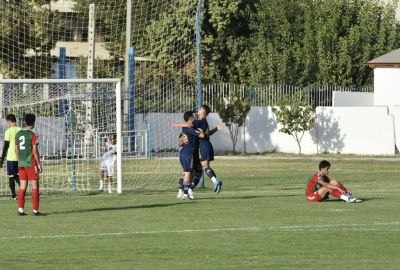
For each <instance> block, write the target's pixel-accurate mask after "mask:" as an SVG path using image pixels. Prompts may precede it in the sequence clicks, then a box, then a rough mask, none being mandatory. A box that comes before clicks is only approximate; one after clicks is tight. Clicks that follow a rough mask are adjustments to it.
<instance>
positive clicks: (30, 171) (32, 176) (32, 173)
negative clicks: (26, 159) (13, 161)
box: [18, 166, 39, 181]
mask: <svg viewBox="0 0 400 270" xmlns="http://www.w3.org/2000/svg"><path fill="white" fill-rule="evenodd" d="M18 173H19V179H20V180H30V181H33V180H38V179H39V170H38V167H37V166H33V167H19V168H18Z"/></svg>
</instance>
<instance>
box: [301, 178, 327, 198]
mask: <svg viewBox="0 0 400 270" xmlns="http://www.w3.org/2000/svg"><path fill="white" fill-rule="evenodd" d="M319 179H321V180H323V181H324V182H327V183H329V178H328V176H324V175H321V174H320V173H319V172H317V173H315V174H314V175H313V176H312V177H311V180H310V182H308V185H307V189H306V195H310V194H313V193H314V192H315V191H317V190H318V189H320V188H321V187H322V185H321V184H320V183H318V180H319Z"/></svg>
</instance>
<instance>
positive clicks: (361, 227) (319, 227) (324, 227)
mask: <svg viewBox="0 0 400 270" xmlns="http://www.w3.org/2000/svg"><path fill="white" fill-rule="evenodd" d="M379 226H384V227H390V226H394V227H399V228H365V227H379ZM330 230H334V231H393V232H395V231H396V232H400V222H399V221H393V222H374V223H364V224H361V223H348V224H316V225H291V226H271V227H266V228H260V227H242V228H215V229H204V230H171V231H168V230H160V231H156V230H154V231H131V232H110V233H80V234H53V235H36V236H29V235H26V236H15V237H1V238H0V240H20V239H59V238H79V237H86V238H95V237H118V236H126V235H146V234H147V235H152V234H153V235H154V234H179V233H211V232H240V231H241V232H260V231H280V232H294V231H330Z"/></svg>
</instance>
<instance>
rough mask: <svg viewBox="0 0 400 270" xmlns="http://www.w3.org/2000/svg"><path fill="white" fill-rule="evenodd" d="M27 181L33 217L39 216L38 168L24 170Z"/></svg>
mask: <svg viewBox="0 0 400 270" xmlns="http://www.w3.org/2000/svg"><path fill="white" fill-rule="evenodd" d="M26 172H27V174H28V180H29V182H31V185H32V212H33V215H34V216H40V215H41V213H40V212H39V200H40V198H39V169H38V167H36V166H34V167H28V168H26Z"/></svg>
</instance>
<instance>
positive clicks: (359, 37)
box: [241, 0, 400, 86]
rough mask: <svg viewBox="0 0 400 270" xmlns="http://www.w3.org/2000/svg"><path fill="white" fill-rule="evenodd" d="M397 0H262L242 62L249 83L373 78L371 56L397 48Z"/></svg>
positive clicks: (340, 81)
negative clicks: (387, 0)
mask: <svg viewBox="0 0 400 270" xmlns="http://www.w3.org/2000/svg"><path fill="white" fill-rule="evenodd" d="M397 2H398V1H397V0H394V1H392V3H389V4H387V5H385V4H383V3H382V1H379V0H368V1H365V0H337V1H332V0H318V1H315V0H299V1H276V0H258V1H256V4H255V12H254V13H252V14H251V18H250V26H249V28H250V32H251V34H250V39H249V51H248V52H247V53H246V54H247V57H246V62H245V64H244V65H243V66H244V68H242V70H241V72H242V76H241V77H242V78H243V80H244V81H245V82H246V83H248V84H252V85H254V84H268V83H279V82H283V83H287V84H294V85H303V86H305V85H311V84H336V85H343V86H363V85H365V84H371V83H372V70H371V69H370V68H368V67H366V66H365V63H366V62H367V61H368V60H371V59H373V58H375V57H378V56H380V55H382V54H384V53H387V52H390V51H391V50H394V49H396V48H398V46H399V44H400V23H399V22H398V20H397V19H396V4H397Z"/></svg>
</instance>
